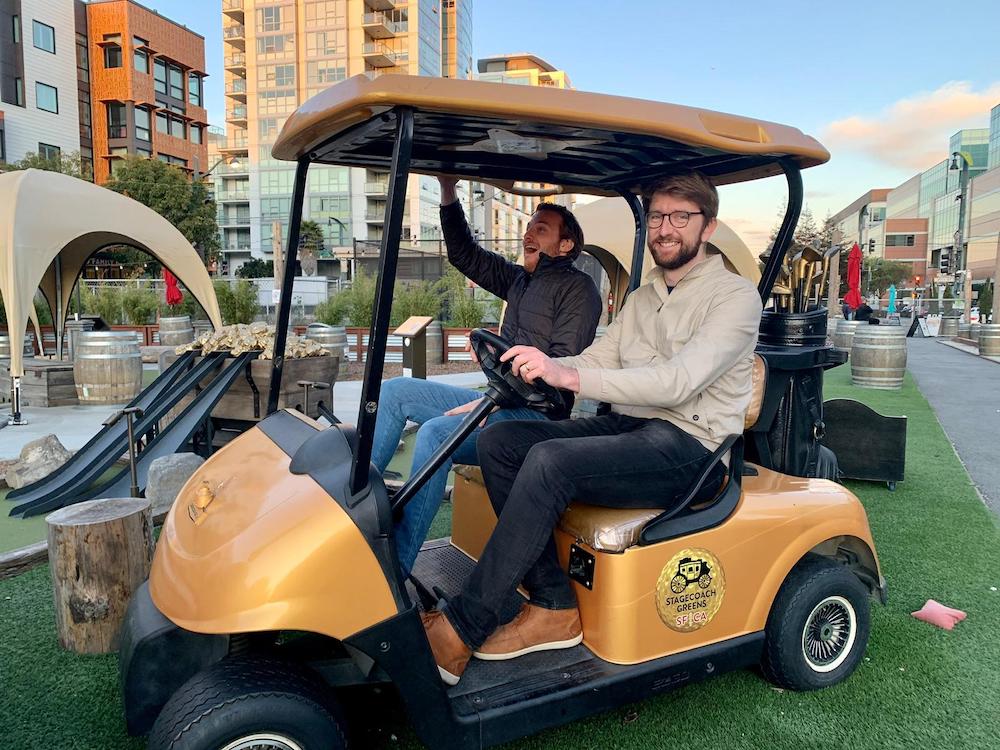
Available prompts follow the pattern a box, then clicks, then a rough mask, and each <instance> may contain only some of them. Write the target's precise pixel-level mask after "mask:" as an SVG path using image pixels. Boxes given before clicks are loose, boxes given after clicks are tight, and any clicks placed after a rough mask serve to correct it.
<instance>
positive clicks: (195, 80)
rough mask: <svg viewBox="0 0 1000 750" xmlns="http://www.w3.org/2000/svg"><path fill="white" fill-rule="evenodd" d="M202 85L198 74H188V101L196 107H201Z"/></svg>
mask: <svg viewBox="0 0 1000 750" xmlns="http://www.w3.org/2000/svg"><path fill="white" fill-rule="evenodd" d="M201 99H202V83H201V76H200V75H198V74H197V73H189V74H188V101H189V102H190V103H191V104H193V105H194V106H196V107H200V106H201Z"/></svg>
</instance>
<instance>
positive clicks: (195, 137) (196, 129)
mask: <svg viewBox="0 0 1000 750" xmlns="http://www.w3.org/2000/svg"><path fill="white" fill-rule="evenodd" d="M201 140H202V139H201V125H192V126H191V143H197V144H198V145H199V146H200V145H201Z"/></svg>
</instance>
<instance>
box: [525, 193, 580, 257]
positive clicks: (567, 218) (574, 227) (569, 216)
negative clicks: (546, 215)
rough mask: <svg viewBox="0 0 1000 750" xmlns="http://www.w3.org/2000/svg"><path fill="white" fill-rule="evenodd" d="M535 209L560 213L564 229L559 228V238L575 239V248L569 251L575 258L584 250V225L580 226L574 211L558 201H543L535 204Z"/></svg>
mask: <svg viewBox="0 0 1000 750" xmlns="http://www.w3.org/2000/svg"><path fill="white" fill-rule="evenodd" d="M535 211H552V212H553V213H556V214H559V218H561V219H562V229H560V230H559V239H561V240H572V241H573V249H572V250H570V251H569V254H570V255H572V256H573V257H574V258H575V257H576V256H577V255H579V254H580V253H581V252H582V251H583V244H584V243H583V227H581V226H580V222H579V221H577V220H576V217H575V216H574V215H573V212H572V211H570V210H569V209H568V208H566V206H560V205H559V204H558V203H549V202H547V201H542V202H541V203H539V204H538V205H537V206H535Z"/></svg>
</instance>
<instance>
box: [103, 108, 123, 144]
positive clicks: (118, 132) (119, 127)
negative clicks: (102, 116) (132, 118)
mask: <svg viewBox="0 0 1000 750" xmlns="http://www.w3.org/2000/svg"><path fill="white" fill-rule="evenodd" d="M105 106H106V108H107V112H108V138H127V137H128V123H127V122H126V120H125V105H124V104H122V103H121V102H108V103H107V105H105Z"/></svg>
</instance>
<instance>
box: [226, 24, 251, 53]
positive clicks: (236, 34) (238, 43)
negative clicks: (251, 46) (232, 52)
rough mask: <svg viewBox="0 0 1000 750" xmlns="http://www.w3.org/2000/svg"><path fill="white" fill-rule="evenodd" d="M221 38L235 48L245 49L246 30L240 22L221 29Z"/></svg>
mask: <svg viewBox="0 0 1000 750" xmlns="http://www.w3.org/2000/svg"><path fill="white" fill-rule="evenodd" d="M222 39H223V41H225V42H228V43H229V44H231V45H233V46H234V47H236V48H237V49H241V50H246V41H247V32H246V28H245V27H244V26H243V24H241V23H240V24H236V25H235V26H227V27H226V28H224V29H223V30H222Z"/></svg>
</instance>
